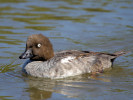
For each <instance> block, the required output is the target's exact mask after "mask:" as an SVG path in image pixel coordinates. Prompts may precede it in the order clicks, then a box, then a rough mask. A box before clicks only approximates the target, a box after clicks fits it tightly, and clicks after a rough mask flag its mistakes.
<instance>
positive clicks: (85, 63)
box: [19, 34, 126, 79]
mask: <svg viewBox="0 0 133 100" xmlns="http://www.w3.org/2000/svg"><path fill="white" fill-rule="evenodd" d="M123 54H126V52H124V51H119V52H116V53H113V54H109V53H100V52H90V51H79V50H65V51H60V52H57V53H55V54H54V51H53V47H52V44H51V42H50V41H49V39H48V38H47V37H45V36H43V35H42V34H34V35H31V36H29V37H28V39H27V42H26V49H25V52H24V53H22V55H21V56H20V57H19V58H20V59H26V58H30V59H29V60H27V61H26V63H25V64H24V65H23V71H24V72H25V73H26V74H28V75H31V76H35V77H45V78H51V79H56V78H65V77H69V76H75V75H80V74H85V73H97V72H103V71H104V70H105V69H107V68H111V66H112V64H113V61H114V60H115V58H117V57H119V56H121V55H123Z"/></svg>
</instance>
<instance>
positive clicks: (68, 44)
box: [0, 0, 133, 100]
mask: <svg viewBox="0 0 133 100" xmlns="http://www.w3.org/2000/svg"><path fill="white" fill-rule="evenodd" d="M132 21H133V1H132V0H121V1H118V0H101V1H98V0H97V1H95V0H0V100H132V98H133V68H132V67H133V63H132V60H133V54H132V52H133V49H132V47H133V43H132V42H133V22H132ZM38 33H42V34H44V35H46V36H47V37H49V38H50V40H51V42H52V44H53V46H54V50H55V51H60V50H65V49H78V50H92V51H100V52H110V53H112V52H115V51H119V50H122V49H124V50H126V51H131V53H129V54H127V55H124V56H122V57H119V58H118V59H116V61H115V63H114V68H113V69H112V70H111V71H107V72H105V73H103V74H100V75H98V76H97V77H91V76H89V75H87V74H86V75H80V76H75V77H70V78H67V79H59V80H50V79H43V78H34V77H29V76H25V75H22V73H21V66H22V64H23V63H24V62H25V60H19V59H18V56H19V55H20V54H21V53H22V52H23V51H24V48H25V41H26V39H27V37H28V36H29V35H31V34H38Z"/></svg>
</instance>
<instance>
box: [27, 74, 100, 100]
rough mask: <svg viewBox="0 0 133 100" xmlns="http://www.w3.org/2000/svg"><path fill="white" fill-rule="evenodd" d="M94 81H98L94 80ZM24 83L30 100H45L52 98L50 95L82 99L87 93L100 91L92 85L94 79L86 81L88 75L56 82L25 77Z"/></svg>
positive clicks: (94, 84)
mask: <svg viewBox="0 0 133 100" xmlns="http://www.w3.org/2000/svg"><path fill="white" fill-rule="evenodd" d="M96 80H97V81H98V80H100V79H98V78H96ZM88 81H89V82H88ZM25 82H26V83H28V85H29V88H28V89H27V91H26V92H29V93H30V99H31V100H46V99H48V98H52V93H59V94H63V95H65V96H67V97H82V96H83V95H87V92H88V91H95V92H98V91H101V90H100V89H99V88H97V82H96V83H94V79H88V75H80V76H75V77H71V78H66V79H58V80H51V79H46V78H35V77H26V78H25ZM88 83H89V84H88ZM99 93H100V92H99ZM96 95H97V94H96Z"/></svg>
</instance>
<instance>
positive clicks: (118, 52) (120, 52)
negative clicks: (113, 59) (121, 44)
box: [114, 50, 130, 57]
mask: <svg viewBox="0 0 133 100" xmlns="http://www.w3.org/2000/svg"><path fill="white" fill-rule="evenodd" d="M129 52H130V51H124V50H122V51H117V52H115V53H114V55H116V56H117V57H119V56H122V55H124V54H127V53H129Z"/></svg>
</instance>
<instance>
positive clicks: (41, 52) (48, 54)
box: [19, 34, 54, 61]
mask: <svg viewBox="0 0 133 100" xmlns="http://www.w3.org/2000/svg"><path fill="white" fill-rule="evenodd" d="M53 56H54V52H53V47H52V44H51V42H50V41H49V39H48V38H47V37H45V36H43V35H42V34H34V35H31V36H29V37H28V39H27V42H26V49H25V52H24V53H22V55H21V56H20V57H19V58H20V59H26V58H30V59H31V60H43V61H45V60H48V59H50V58H52V57H53Z"/></svg>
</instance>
